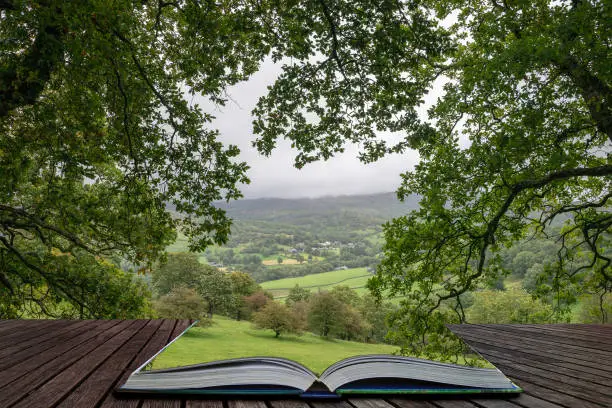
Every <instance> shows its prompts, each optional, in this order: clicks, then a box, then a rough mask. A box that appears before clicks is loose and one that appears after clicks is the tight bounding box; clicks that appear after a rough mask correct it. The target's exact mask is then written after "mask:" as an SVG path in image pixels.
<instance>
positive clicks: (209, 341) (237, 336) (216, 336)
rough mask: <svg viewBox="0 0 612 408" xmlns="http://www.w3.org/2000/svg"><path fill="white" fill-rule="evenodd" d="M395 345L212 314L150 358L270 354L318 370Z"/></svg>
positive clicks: (163, 361) (160, 362)
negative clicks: (294, 331)
mask: <svg viewBox="0 0 612 408" xmlns="http://www.w3.org/2000/svg"><path fill="white" fill-rule="evenodd" d="M397 350H398V348H397V347H395V346H390V345H387V344H367V343H357V342H352V341H344V340H337V339H325V338H322V337H320V336H317V335H314V334H312V333H304V334H303V335H301V336H297V335H287V334H282V335H281V336H280V337H278V338H276V337H275V336H274V332H273V331H272V330H257V329H254V328H253V327H252V324H251V323H250V322H246V321H235V320H231V319H228V318H225V317H220V316H219V317H215V318H214V323H213V325H212V326H210V327H206V328H200V327H193V328H192V329H190V330H189V331H188V332H187V333H185V334H184V335H183V336H182V337H181V338H180V339H179V340H178V341H176V342H175V343H173V344H172V345H171V346H170V347H168V349H166V350H165V351H164V352H163V353H162V354H160V355H159V356H158V357H157V358H156V359H155V361H154V362H153V368H154V369H160V368H166V367H176V366H182V365H188V364H197V363H203V362H209V361H215V360H223V359H228V358H236V357H249V356H251V357H253V356H273V357H284V358H288V359H290V360H294V361H297V362H299V363H301V364H303V365H305V366H306V367H308V368H310V369H311V370H313V371H314V372H316V373H318V374H320V373H322V372H323V371H324V370H325V369H326V368H327V367H329V366H330V365H331V364H333V363H334V362H336V361H339V360H342V359H343V358H347V357H351V356H356V355H361V354H390V353H393V352H395V351H397Z"/></svg>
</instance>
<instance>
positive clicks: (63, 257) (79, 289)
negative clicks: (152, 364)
mask: <svg viewBox="0 0 612 408" xmlns="http://www.w3.org/2000/svg"><path fill="white" fill-rule="evenodd" d="M75 252H76V253H74V254H73V253H63V252H60V251H58V250H57V249H56V250H53V251H51V252H50V253H47V252H46V251H45V250H43V251H42V253H41V254H40V259H41V260H42V261H43V262H46V265H47V267H46V268H45V270H44V274H45V277H46V279H44V278H43V277H42V276H40V275H39V274H38V273H37V272H35V271H32V270H29V269H28V268H27V267H24V265H23V264H22V263H21V262H19V261H15V260H13V259H11V258H8V259H7V258H5V264H4V265H5V266H6V267H8V268H9V269H10V270H19V273H20V275H19V277H18V276H17V275H8V276H7V279H9V282H10V286H2V287H0V318H44V317H53V318H63V319H75V318H81V319H87V318H89V319H133V318H143V317H146V316H147V315H148V314H149V310H150V305H149V300H148V299H149V297H150V293H149V290H148V289H147V287H146V285H145V284H144V282H142V281H141V280H140V279H137V278H136V277H135V276H134V275H133V274H131V273H126V272H124V271H122V270H121V269H119V268H118V267H117V266H116V265H114V264H113V263H112V262H110V261H108V260H105V259H101V258H97V257H94V256H92V255H90V254H86V253H83V252H82V251H81V250H75ZM0 256H1V255H0ZM22 278H23V279H25V282H22V281H21V280H20V279H22ZM26 282H27V283H26ZM49 283H51V284H49ZM9 288H12V290H10V289H9Z"/></svg>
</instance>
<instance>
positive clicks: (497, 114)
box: [254, 1, 612, 352]
mask: <svg viewBox="0 0 612 408" xmlns="http://www.w3.org/2000/svg"><path fill="white" fill-rule="evenodd" d="M309 4H310V7H311V8H310V9H309V12H308V16H309V17H308V18H306V17H304V15H301V14H299V12H296V11H293V10H292V11H290V12H289V11H286V14H290V15H291V17H292V18H293V20H291V21H292V22H295V25H297V26H299V27H305V28H306V29H305V30H304V32H307V33H309V34H308V35H304V36H297V35H296V36H295V37H296V39H295V40H294V41H293V42H289V43H288V45H287V46H286V47H287V48H288V49H292V47H293V49H299V50H300V53H298V52H295V53H294V54H293V55H291V56H292V60H291V62H290V63H287V64H286V65H285V66H284V71H283V74H282V75H281V77H280V78H279V80H278V81H277V82H276V83H275V84H274V86H273V87H272V88H271V89H270V92H269V93H268V95H266V96H265V97H263V98H262V99H261V100H260V101H259V104H258V106H257V108H256V109H255V114H256V120H255V122H254V126H255V131H256V132H257V133H258V134H259V138H258V140H257V142H256V146H257V147H258V148H259V150H260V151H261V152H263V153H269V152H270V151H271V150H272V149H273V148H274V146H275V143H276V140H277V139H279V138H286V139H289V140H290V141H291V142H292V144H293V145H294V146H295V147H296V148H297V149H298V151H299V154H298V156H297V159H296V166H297V167H301V166H303V165H304V164H306V163H308V162H311V161H314V160H319V159H328V158H329V157H331V156H332V155H333V154H335V153H337V152H341V151H343V149H344V147H345V146H346V145H347V144H348V143H356V144H358V145H359V146H360V147H361V156H360V157H361V159H362V160H363V161H364V162H370V161H374V160H376V159H379V158H380V157H382V156H384V155H387V154H392V153H397V152H403V151H404V150H405V149H407V148H412V149H416V150H417V151H418V153H419V155H420V157H421V162H420V163H419V164H417V165H416V166H415V168H414V170H412V171H408V172H406V173H404V174H403V175H402V184H401V186H400V188H399V190H398V195H399V196H400V198H406V197H408V195H410V194H416V195H418V196H420V197H421V203H420V204H421V209H420V210H419V211H416V212H413V213H411V214H408V215H406V216H404V217H399V218H397V219H395V220H393V221H391V222H389V223H388V224H387V225H386V227H385V239H386V244H385V246H384V252H385V254H384V255H385V256H384V259H383V261H382V264H381V266H380V267H379V270H378V274H377V275H376V277H375V278H373V279H372V280H371V281H370V283H369V286H370V289H371V290H373V291H374V292H375V293H378V294H379V295H381V296H382V294H383V293H391V294H392V295H405V296H407V300H405V301H404V302H403V309H402V311H401V312H400V313H398V314H396V315H395V317H394V320H393V323H394V326H395V330H396V332H397V334H398V335H402V334H403V335H404V336H405V340H406V343H407V344H408V345H409V346H412V347H415V348H421V347H424V349H423V350H425V351H428V350H429V351H432V352H436V351H439V347H440V345H441V344H443V343H444V340H443V339H444V338H445V337H444V336H445V334H444V333H445V329H444V324H445V323H448V322H456V321H464V319H465V314H464V312H463V305H462V297H463V296H462V295H463V294H464V293H466V292H469V291H473V290H476V289H478V288H479V287H481V286H482V285H483V284H484V283H485V282H490V281H495V280H496V279H497V278H499V277H500V276H504V275H505V274H506V273H507V271H504V270H503V269H502V268H501V266H500V262H499V257H498V256H497V253H498V252H499V251H500V250H501V249H503V248H504V247H508V246H510V245H512V243H513V242H515V241H517V240H518V239H520V238H525V237H528V236H529V235H530V234H534V233H535V234H545V235H549V236H551V237H552V238H554V239H556V241H557V243H558V254H557V257H556V258H557V260H556V262H554V263H552V264H550V265H547V266H546V267H545V268H543V271H542V274H543V275H545V276H542V279H541V280H544V281H549V282H550V285H549V290H548V291H544V292H543V293H541V296H553V295H554V297H553V300H554V302H555V310H556V312H555V313H556V316H557V318H560V316H562V314H563V313H562V312H563V311H564V310H567V308H568V307H569V305H571V303H572V302H573V301H575V298H574V297H573V296H574V295H573V294H572V293H571V291H570V290H569V288H570V287H572V288H574V289H575V288H576V287H578V286H580V289H581V290H582V291H585V292H590V293H597V294H598V295H601V297H600V298H601V299H603V294H605V293H608V292H610V291H612V270H611V253H610V247H611V245H610V228H611V226H612V215H611V213H610V186H611V184H612V178H611V176H612V162H611V160H612V127H611V125H612V105H611V104H612V92H611V87H612V71H611V70H610V62H611V56H610V51H609V49H610V46H609V42H610V38H612V35H611V34H612V18H611V17H612V9H611V8H610V7H611V6H610V4H609V2H601V1H573V2H570V1H562V2H551V1H531V2H512V1H508V2H506V1H503V2H497V1H487V2H481V1H468V2H464V1H461V2H460V1H444V2H441V1H405V2H404V1H379V2H365V1H363V2H360V1H357V2H345V1H318V2H313V3H309ZM278 18H279V20H280V21H285V19H286V15H285V14H283V12H281V11H279V12H278ZM297 20H300V21H299V23H298V22H297ZM281 24H282V23H281ZM287 25H288V26H289V24H288V23H287ZM281 27H282V25H281ZM291 27H293V26H291ZM280 30H281V31H282V28H281V29H280ZM436 80H437V82H436ZM441 83H443V84H445V85H444V86H443V92H442V93H441V96H440V97H439V98H438V100H437V101H435V103H433V105H432V106H431V107H429V109H428V111H427V114H426V115H418V114H417V112H418V109H419V108H422V107H423V101H424V99H425V97H426V95H427V94H428V92H431V90H432V89H433V88H434V86H437V85H436V84H441ZM389 132H392V133H391V134H393V135H394V136H393V137H386V136H387V135H389V134H390V133H389ZM381 135H382V136H381ZM559 223H563V225H562V226H560V224H559ZM425 333H428V334H427V335H425ZM436 347H438V349H436Z"/></svg>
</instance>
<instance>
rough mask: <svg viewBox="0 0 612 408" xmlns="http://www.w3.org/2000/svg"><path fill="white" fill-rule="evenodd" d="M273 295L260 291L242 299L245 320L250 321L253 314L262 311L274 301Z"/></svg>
mask: <svg viewBox="0 0 612 408" xmlns="http://www.w3.org/2000/svg"><path fill="white" fill-rule="evenodd" d="M272 300H273V298H272V295H270V294H269V293H267V292H265V291H263V290H258V291H257V292H255V293H253V294H252V295H250V296H245V297H244V298H243V299H242V302H243V309H242V316H244V317H245V319H249V318H250V317H251V316H252V314H253V313H256V312H258V311H260V310H261V309H262V308H263V307H264V306H265V305H267V304H268V303H269V302H270V301H272Z"/></svg>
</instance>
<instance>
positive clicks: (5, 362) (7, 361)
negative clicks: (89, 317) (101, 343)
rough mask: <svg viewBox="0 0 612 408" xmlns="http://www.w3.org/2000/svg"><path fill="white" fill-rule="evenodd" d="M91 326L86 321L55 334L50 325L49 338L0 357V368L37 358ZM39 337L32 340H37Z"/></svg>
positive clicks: (47, 330) (47, 329) (47, 331)
mask: <svg viewBox="0 0 612 408" xmlns="http://www.w3.org/2000/svg"><path fill="white" fill-rule="evenodd" d="M97 324H99V323H93V325H97ZM91 326H92V323H88V322H85V323H84V324H81V325H78V326H77V327H75V326H74V325H71V326H69V328H73V331H70V330H69V331H68V332H63V333H60V334H58V335H57V336H55V330H53V329H52V328H50V327H49V328H46V333H47V334H51V335H52V336H51V337H50V338H47V339H46V340H43V341H41V342H40V343H37V344H34V345H31V346H30V347H26V348H24V349H21V350H17V351H15V352H13V353H10V354H7V355H5V356H2V357H0V370H2V369H6V368H7V367H13V366H15V365H16V364H19V363H21V362H23V361H25V360H27V359H30V358H37V359H38V358H40V356H41V355H42V354H43V353H45V352H46V351H47V350H49V349H52V348H53V347H55V346H57V345H58V344H61V343H62V342H64V341H69V340H70V339H72V338H74V337H77V336H79V335H80V334H82V333H84V332H85V331H87V330H88V329H89V328H91ZM58 329H61V327H58ZM41 337H42V336H41ZM41 337H38V338H36V339H32V340H33V341H37V340H38V339H39V338H41ZM7 350H8V348H7Z"/></svg>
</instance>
